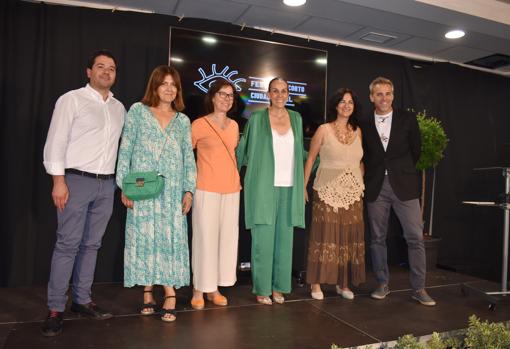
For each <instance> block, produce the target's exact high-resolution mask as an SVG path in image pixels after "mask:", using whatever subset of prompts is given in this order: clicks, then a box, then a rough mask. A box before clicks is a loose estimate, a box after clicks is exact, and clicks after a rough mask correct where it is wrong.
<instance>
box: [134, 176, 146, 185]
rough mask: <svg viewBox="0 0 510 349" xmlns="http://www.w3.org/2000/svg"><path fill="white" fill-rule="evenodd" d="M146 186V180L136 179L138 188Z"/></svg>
mask: <svg viewBox="0 0 510 349" xmlns="http://www.w3.org/2000/svg"><path fill="white" fill-rule="evenodd" d="M144 185H145V178H143V177H139V178H137V179H136V186H137V187H143V186H144Z"/></svg>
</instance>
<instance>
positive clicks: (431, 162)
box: [411, 110, 448, 269]
mask: <svg viewBox="0 0 510 349" xmlns="http://www.w3.org/2000/svg"><path fill="white" fill-rule="evenodd" d="M411 111H412V112H414V110H411ZM415 113H416V119H417V120H418V126H419V128H420V134H421V156H420V159H419V160H418V162H417V164H416V168H417V169H418V170H420V171H421V173H422V192H421V216H422V221H423V220H424V211H425V203H426V201H425V193H426V181H425V179H426V170H427V169H432V175H433V177H432V178H433V179H432V190H431V193H432V194H431V201H430V217H429V222H428V223H429V224H428V231H424V238H425V248H426V249H427V268H429V269H433V268H435V267H436V264H437V263H436V262H437V253H438V248H439V241H440V239H438V238H433V237H432V223H433V217H434V191H435V184H436V166H437V164H438V163H439V161H441V159H443V157H444V150H445V149H446V146H447V144H448V138H447V137H446V133H445V132H444V129H443V126H442V125H441V122H440V121H439V120H437V119H436V118H434V117H430V116H427V111H426V110H423V111H419V112H415Z"/></svg>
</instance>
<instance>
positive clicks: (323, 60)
mask: <svg viewBox="0 0 510 349" xmlns="http://www.w3.org/2000/svg"><path fill="white" fill-rule="evenodd" d="M315 63H317V64H319V65H326V64H328V59H327V58H323V57H321V58H317V59H316V60H315Z"/></svg>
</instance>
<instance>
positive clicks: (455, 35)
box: [444, 29, 466, 39]
mask: <svg viewBox="0 0 510 349" xmlns="http://www.w3.org/2000/svg"><path fill="white" fill-rule="evenodd" d="M464 35H466V33H465V32H464V31H463V30H459V29H455V30H450V31H449V32H447V33H446V34H445V35H444V37H445V38H447V39H459V38H461V37H463V36H464Z"/></svg>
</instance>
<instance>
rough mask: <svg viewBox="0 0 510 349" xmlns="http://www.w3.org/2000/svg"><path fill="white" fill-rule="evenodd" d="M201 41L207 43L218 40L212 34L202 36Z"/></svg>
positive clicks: (213, 42)
mask: <svg viewBox="0 0 510 349" xmlns="http://www.w3.org/2000/svg"><path fill="white" fill-rule="evenodd" d="M202 41H203V42H205V43H207V44H215V43H216V42H217V41H218V40H216V38H214V37H212V36H203V37H202Z"/></svg>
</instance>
